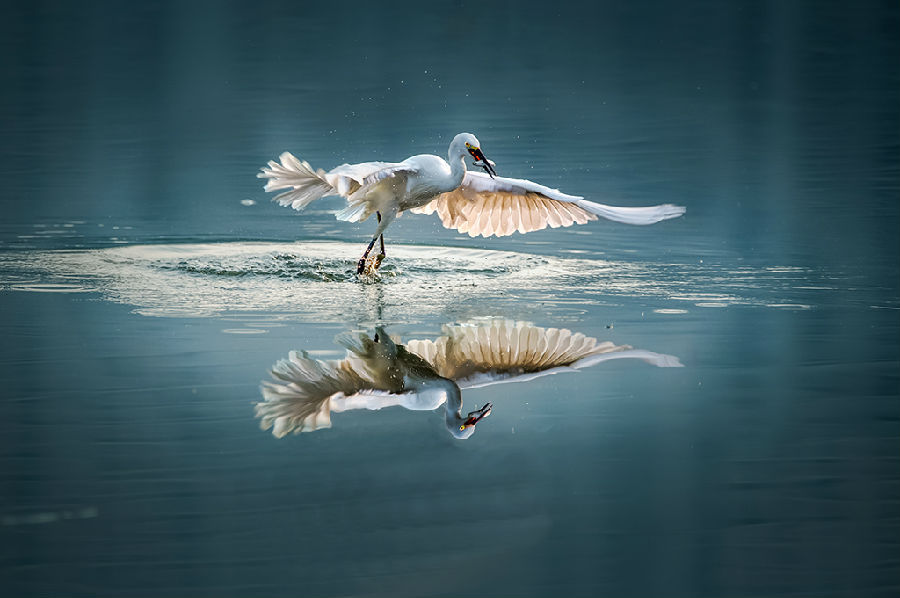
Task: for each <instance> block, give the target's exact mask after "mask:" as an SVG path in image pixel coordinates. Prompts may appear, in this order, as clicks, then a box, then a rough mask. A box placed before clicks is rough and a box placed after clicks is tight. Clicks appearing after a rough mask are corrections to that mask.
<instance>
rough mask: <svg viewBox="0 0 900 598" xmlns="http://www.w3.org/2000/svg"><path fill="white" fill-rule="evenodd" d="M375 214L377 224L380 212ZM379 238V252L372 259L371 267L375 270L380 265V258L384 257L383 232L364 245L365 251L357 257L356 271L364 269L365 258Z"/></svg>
mask: <svg viewBox="0 0 900 598" xmlns="http://www.w3.org/2000/svg"><path fill="white" fill-rule="evenodd" d="M375 215H376V216H378V224H381V212H375ZM379 239H381V253H379V254H378V255H376V256H375V259H374V260H373V261H372V269H373V270H377V269H378V266H380V265H381V260H383V259H384V234H383V233H382V234H380V235H378V236H377V237H372V240H371V241H370V242H369V246H368V247H366V252H365V253H363V255H362V257H361V258H359V263H357V264H356V273H357V274H362V273H363V272H365V270H366V260H367V259H368V258H369V252H370V251H372V248H373V247H375V241H377V240H379Z"/></svg>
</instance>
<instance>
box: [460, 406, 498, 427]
mask: <svg viewBox="0 0 900 598" xmlns="http://www.w3.org/2000/svg"><path fill="white" fill-rule="evenodd" d="M493 408H494V404H493V403H487V404H485V406H484V407H482V408H481V409H478V410H476V411H472V412H471V413H469V417H468V419H466V421H465V422H464V423H463V425H464V426H465V427H467V428H468V427H469V426H474V425H475V424H477V423H478V422H480V421H481V420H483V419H484V418H486V417H487V416H489V415H490V414H491V409H493Z"/></svg>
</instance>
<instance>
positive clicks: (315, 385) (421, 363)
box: [256, 319, 681, 439]
mask: <svg viewBox="0 0 900 598" xmlns="http://www.w3.org/2000/svg"><path fill="white" fill-rule="evenodd" d="M375 330H376V332H375V335H374V337H372V338H370V337H369V336H368V335H366V334H359V335H352V334H349V333H348V334H342V335H339V336H338V338H337V341H338V342H339V343H340V344H342V345H343V346H344V347H346V348H347V356H346V358H344V359H341V360H328V361H323V360H319V359H315V358H312V357H310V356H309V355H308V354H307V353H306V352H305V351H301V352H296V351H292V352H291V353H290V354H289V356H288V359H283V360H281V361H279V362H278V363H276V364H275V365H274V366H273V368H272V370H271V374H272V381H266V382H263V385H262V388H261V391H262V396H263V399H264V400H263V401H262V402H260V403H257V404H256V416H257V417H258V418H259V419H260V427H261V428H262V429H263V430H268V429H269V428H271V429H272V434H274V435H275V436H276V437H277V438H281V437H283V436H286V435H287V434H289V433H291V432H294V433H295V434H296V433H300V432H312V431H314V430H318V429H321V428H330V427H331V414H332V413H339V412H343V411H350V410H353V409H369V410H378V409H384V408H386V407H404V408H406V409H410V410H413V411H431V410H434V409H437V408H438V407H440V406H441V405H445V409H444V423H445V425H446V427H447V430H448V431H449V432H450V434H451V435H452V436H453V437H454V438H458V439H465V438H468V437H469V436H471V435H472V434H474V433H475V426H476V425H477V424H478V423H479V422H480V421H481V420H483V419H484V418H485V417H487V416H488V415H490V413H491V410H492V409H493V404H492V403H486V404H485V405H484V406H483V407H481V408H480V409H476V410H474V411H470V412H469V413H468V414H467V415H465V416H463V415H462V394H461V390H463V389H469V388H480V387H484V386H489V385H493V384H499V383H503V382H526V381H529V380H534V379H535V378H539V377H541V376H547V375H550V374H558V373H561V372H572V371H577V370H579V369H581V368H584V367H588V366H592V365H595V364H597V363H600V362H602V361H607V360H609V359H623V358H626V359H627V358H631V359H640V360H643V361H646V362H648V363H650V364H652V365H655V366H658V367H680V366H681V362H679V361H678V358H677V357H674V356H672V355H664V354H661V353H653V352H651V351H643V350H637V349H632V348H631V347H629V346H627V345H614V344H613V343H611V342H609V341H606V342H598V341H597V340H596V339H594V338H590V337H587V336H585V335H583V334H580V333H573V332H571V331H569V330H566V329H558V328H541V327H538V326H534V325H533V324H530V323H527V322H513V321H511V320H505V319H493V320H481V321H475V322H469V323H464V324H460V325H454V326H445V327H444V334H443V336H441V337H439V338H438V339H437V340H435V341H432V340H411V341H409V342H407V343H406V345H402V344H399V343H396V342H394V340H393V339H391V337H389V336H388V335H387V333H386V332H385V331H384V329H383V328H376V329H375Z"/></svg>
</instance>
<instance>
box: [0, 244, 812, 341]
mask: <svg viewBox="0 0 900 598" xmlns="http://www.w3.org/2000/svg"><path fill="white" fill-rule="evenodd" d="M358 252H359V247H358V246H357V245H356V244H349V243H336V242H298V243H205V244H171V245H131V246H123V247H111V248H106V249H95V250H84V251H31V252H18V253H17V252H10V253H7V254H4V255H2V256H0V288H2V289H4V290H8V291H30V292H86V291H94V292H98V293H100V294H102V296H103V297H104V298H105V299H107V300H109V301H112V302H116V303H121V304H127V305H132V306H134V307H135V311H136V312H137V313H140V314H143V315H147V316H162V317H211V316H216V317H222V316H237V315H239V316H240V318H239V319H240V320H241V321H245V322H246V321H248V320H250V321H252V320H253V319H254V318H257V319H258V320H259V322H261V323H260V324H259V327H260V328H265V327H266V326H268V325H269V323H270V322H272V321H278V320H280V319H289V320H302V321H312V320H315V321H328V322H345V321H347V320H350V319H356V320H359V321H373V320H380V319H404V317H405V318H408V317H409V315H410V314H415V315H417V316H423V317H424V316H427V315H429V314H441V316H442V317H445V316H450V317H466V316H468V315H469V314H468V313H467V306H468V307H472V306H476V305H477V306H478V309H473V310H471V311H477V312H479V313H484V311H485V310H487V311H497V312H499V313H504V314H507V315H512V316H515V317H528V316H529V315H533V313H534V312H536V311H539V312H540V313H542V314H548V315H554V316H557V317H560V316H563V317H564V316H565V314H566V313H584V311H586V310H587V309H589V307H590V306H592V305H598V304H607V305H609V304H610V303H612V304H615V302H616V301H618V300H622V299H624V298H625V297H641V298H645V299H646V300H647V301H648V302H649V303H651V304H652V307H653V309H654V310H655V311H657V312H658V313H682V312H684V311H685V310H688V309H692V308H694V307H697V308H709V307H719V308H722V307H729V306H734V305H746V306H771V307H779V308H786V309H805V308H808V307H809V306H811V305H814V302H813V301H811V297H810V296H811V295H813V296H814V295H815V294H817V293H818V294H821V293H822V292H823V291H815V290H811V289H810V287H811V286H813V285H814V284H815V283H816V282H818V281H816V280H813V279H814V278H815V276H813V274H812V273H811V272H809V271H808V270H805V269H803V268H795V267H790V268H788V267H777V266H773V267H768V268H751V267H739V268H728V267H722V266H716V265H710V264H660V263H643V262H623V261H610V260H600V259H587V258H582V257H554V256H539V255H533V254H526V253H516V252H510V251H493V250H473V249H461V248H442V247H426V246H403V245H394V246H392V247H391V249H390V255H389V258H388V261H386V262H385V264H384V265H383V266H382V269H381V270H380V271H379V273H378V274H377V275H375V276H374V277H371V278H367V279H363V280H361V279H360V278H359V277H358V276H357V275H356V273H355V265H356V258H357V257H358V256H357V253H358ZM361 283H362V284H361Z"/></svg>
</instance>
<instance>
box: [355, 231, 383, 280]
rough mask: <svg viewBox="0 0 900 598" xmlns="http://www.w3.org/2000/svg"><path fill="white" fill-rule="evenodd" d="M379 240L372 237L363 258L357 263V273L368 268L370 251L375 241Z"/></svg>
mask: <svg viewBox="0 0 900 598" xmlns="http://www.w3.org/2000/svg"><path fill="white" fill-rule="evenodd" d="M377 240H378V239H377V238H376V239H372V241H371V242H370V243H369V246H368V247H366V252H365V253H364V254H363V255H362V257H361V258H359V263H358V264H356V273H357V274H362V273H363V271H365V269H366V258H368V257H369V252H370V251H372V247H374V246H375V241H377Z"/></svg>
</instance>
